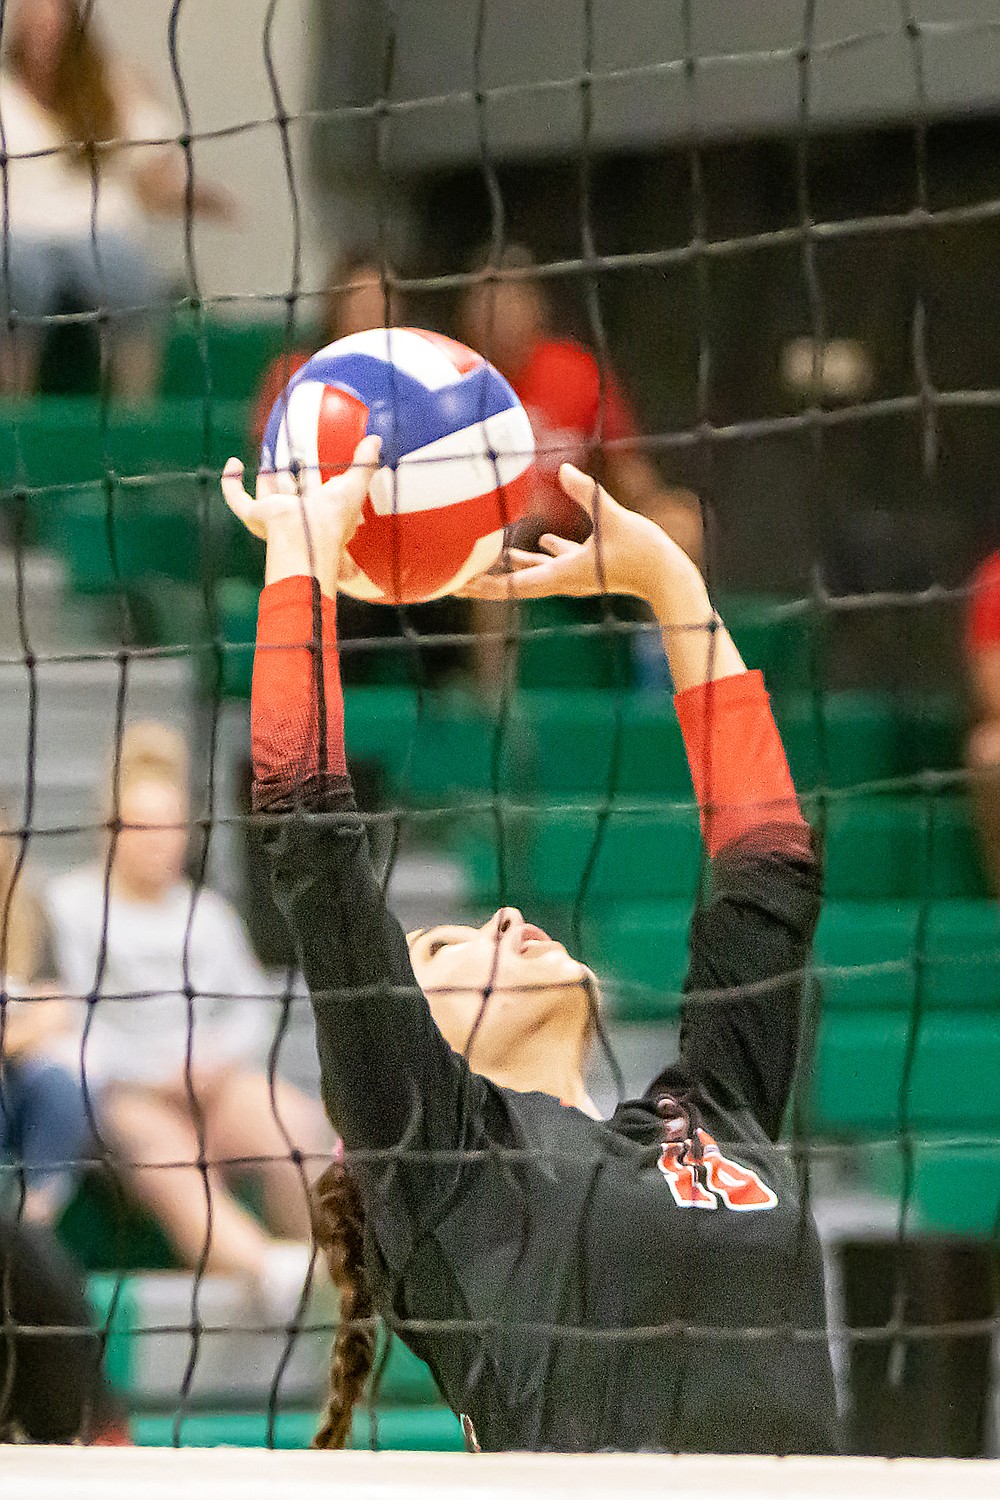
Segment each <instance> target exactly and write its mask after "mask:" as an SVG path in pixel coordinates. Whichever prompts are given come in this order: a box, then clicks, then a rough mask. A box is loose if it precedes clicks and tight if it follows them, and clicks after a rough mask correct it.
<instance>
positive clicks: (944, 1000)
mask: <svg viewBox="0 0 1000 1500" xmlns="http://www.w3.org/2000/svg"><path fill="white" fill-rule="evenodd" d="M923 951H924V964H923V971H922V994H923V997H924V1000H925V1003H926V1004H927V1005H928V1006H932V1007H942V1006H944V1007H966V1008H972V1007H980V1006H981V1007H989V1008H992V1009H993V1011H994V1012H995V1014H996V1015H997V1027H998V1031H1000V912H998V910H997V905H996V902H994V901H990V900H981V901H938V902H935V903H934V905H932V906H931V907H930V909H929V911H928V913H927V928H926V937H925V942H924V950H923ZM998 1091H1000V1083H998Z"/></svg>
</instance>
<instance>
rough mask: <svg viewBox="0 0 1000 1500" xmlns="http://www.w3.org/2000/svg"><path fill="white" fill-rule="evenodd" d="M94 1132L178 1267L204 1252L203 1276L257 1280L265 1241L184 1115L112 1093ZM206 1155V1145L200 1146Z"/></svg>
mask: <svg viewBox="0 0 1000 1500" xmlns="http://www.w3.org/2000/svg"><path fill="white" fill-rule="evenodd" d="M101 1113H102V1126H103V1127H104V1129H105V1132H106V1136H107V1138H108V1140H109V1141H110V1142H111V1143H112V1144H113V1145H114V1147H115V1149H116V1151H117V1153H118V1155H119V1158H120V1160H119V1162H118V1163H117V1166H118V1169H119V1170H120V1171H121V1172H122V1173H123V1175H124V1177H125V1180H126V1182H127V1184H128V1186H129V1188H130V1190H131V1192H132V1193H134V1195H135V1197H136V1198H137V1199H138V1201H139V1202H140V1203H142V1204H143V1206H144V1207H146V1208H148V1209H149V1211H150V1212H151V1213H152V1214H154V1215H155V1216H156V1218H157V1219H158V1220H159V1222H160V1223H161V1224H162V1225H163V1228H164V1230H165V1231H166V1233H167V1235H168V1236H169V1238H170V1240H171V1241H172V1242H173V1244H174V1246H175V1247H176V1249H177V1251H178V1254H179V1255H180V1256H181V1258H182V1259H183V1261H184V1262H185V1264H186V1265H189V1266H196V1265H197V1264H198V1263H199V1261H200V1259H201V1256H202V1254H203V1253H204V1251H205V1247H206V1244H207V1246H208V1258H207V1263H206V1269H207V1270H209V1271H213V1272H219V1273H222V1274H229V1275H240V1276H248V1277H251V1278H253V1279H258V1278H259V1277H260V1276H261V1275H262V1273H263V1270H264V1266H265V1261H266V1255H267V1250H268V1247H269V1245H270V1244H271V1240H270V1237H269V1236H268V1234H267V1233H266V1232H265V1231H264V1230H263V1229H262V1228H261V1226H260V1225H259V1224H258V1223H257V1221H256V1219H254V1218H253V1216H252V1215H251V1214H249V1213H247V1211H246V1209H244V1208H242V1207H241V1205H240V1204H239V1203H237V1202H236V1200H235V1198H234V1197H233V1196H232V1194H231V1193H230V1192H229V1190H228V1188H227V1187H226V1185H225V1183H224V1182H223V1180H222V1176H221V1174H220V1173H219V1171H218V1170H217V1169H216V1168H215V1167H214V1166H209V1165H207V1163H208V1162H211V1161H212V1160H213V1153H212V1151H210V1150H207V1149H206V1155H205V1160H206V1166H205V1168H204V1170H203V1169H202V1168H201V1167H199V1166H198V1161H199V1158H200V1156H201V1152H200V1150H199V1145H198V1132H197V1130H196V1129H195V1125H194V1122H193V1120H192V1119H191V1117H190V1115H189V1114H188V1113H187V1112H186V1111H185V1110H183V1109H181V1108H179V1107H177V1106H175V1105H174V1104H173V1103H172V1102H171V1101H170V1100H168V1099H165V1098H163V1097H162V1096H160V1095H158V1094H156V1093H154V1092H153V1091H152V1090H143V1089H126V1088H114V1089H110V1090H108V1092H107V1094H106V1095H105V1097H104V1099H103V1100H102V1108H101ZM206 1147H207V1143H206Z"/></svg>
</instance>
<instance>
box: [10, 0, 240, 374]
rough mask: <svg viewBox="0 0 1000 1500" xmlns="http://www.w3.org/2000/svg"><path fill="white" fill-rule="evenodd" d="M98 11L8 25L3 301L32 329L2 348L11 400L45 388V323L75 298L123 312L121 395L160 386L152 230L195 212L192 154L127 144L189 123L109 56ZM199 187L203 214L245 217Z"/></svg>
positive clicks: (56, 6) (77, 7)
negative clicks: (154, 218)
mask: <svg viewBox="0 0 1000 1500" xmlns="http://www.w3.org/2000/svg"><path fill="white" fill-rule="evenodd" d="M92 9H93V8H92V6H90V5H84V4H82V3H81V0H15V3H14V4H13V5H9V6H8V7H7V13H6V15H5V24H4V28H3V37H4V43H5V49H4V59H3V69H2V72H0V116H2V119H3V128H4V149H5V150H6V151H7V153H8V155H9V161H8V167H7V172H6V184H5V197H6V200H7V201H6V209H7V226H8V257H9V275H8V273H5V275H4V279H5V280H6V281H7V284H6V285H3V286H2V287H0V293H2V302H3V311H4V314H6V312H7V311H8V309H10V310H12V311H14V312H15V313H16V314H18V316H19V319H25V318H26V319H28V320H29V321H28V322H27V323H23V322H21V321H19V322H18V325H17V329H16V332H15V334H14V336H13V337H11V336H10V335H9V334H8V335H7V336H6V337H5V338H4V341H3V343H2V345H0V389H3V390H4V391H6V392H7V393H8V394H10V393H18V394H27V393H28V392H30V391H32V390H33V389H34V388H35V384H36V378H37V371H38V362H39V355H40V350H41V340H42V332H43V328H42V325H41V323H40V322H39V321H36V320H40V319H42V318H44V317H45V316H46V315H47V314H51V313H54V312H56V311H57V310H58V309H59V308H60V306H61V305H62V304H63V301H64V299H70V300H71V301H72V303H73V304H74V305H75V306H77V307H79V308H80V309H81V310H83V311H90V310H95V309H98V308H101V309H107V310H108V312H109V313H110V314H111V321H110V325H109V327H110V330H111V345H110V349H111V356H112V362H111V371H112V379H113V383H114V389H115V391H116V392H117V393H118V394H119V395H121V396H123V397H125V398H126V399H129V400H135V399H139V398H142V397H144V396H147V395H149V394H150V393H151V391H152V389H153V387H154V384H155V379H156V374H157V368H158V351H157V349H156V347H155V345H154V340H153V329H152V324H151V317H150V312H151V309H152V307H153V306H154V304H155V303H157V302H158V301H163V300H164V297H165V295H166V287H165V285H164V281H163V278H162V276H161V275H160V274H159V272H158V271H157V270H156V269H155V267H154V265H153V263H152V261H151V259H150V256H149V254H148V252H147V250H146V248H145V246H144V244H143V233H142V231H143V220H144V219H145V218H146V216H147V215H178V216H180V215H183V214H184V213H185V212H186V207H187V169H186V164H185V157H184V154H183V152H182V150H181V148H180V147H179V146H176V145H169V146H162V145H161V146H144V147H123V146H122V145H120V144H119V143H120V142H122V141H130V140H156V139H163V138H168V137H171V136H173V135H174V134H175V125H174V121H173V120H172V118H171V116H170V115H169V114H168V113H167V112H166V111H164V110H163V109H162V108H161V107H160V106H159V105H158V104H157V103H156V102H155V100H154V99H153V98H152V96H151V94H150V93H149V91H148V90H147V89H146V88H145V87H144V86H143V84H142V83H141V82H140V80H139V79H138V77H137V76H135V75H134V74H133V72H132V71H131V70H130V69H129V68H127V67H126V66H125V65H124V64H123V63H121V62H120V61H118V60H117V59H113V58H112V57H111V56H110V55H109V53H108V51H107V49H106V48H105V46H104V44H103V41H102V39H101V38H100V36H99V34H98V32H97V29H96V27H95V25H94V21H93V15H92ZM193 186H194V198H193V204H192V206H193V209H194V212H195V213H196V214H203V215H206V216H208V217H210V218H215V219H220V220H228V219H231V218H232V217H233V212H234V210H233V201H232V199H231V198H230V196H229V194H228V192H226V191H224V190H223V189H221V188H219V187H217V186H215V185H214V184H212V183H208V182H204V181H202V180H201V179H200V178H198V177H197V176H196V177H195V180H194V185H193ZM95 205H96V206H95ZM92 220H93V222H92ZM4 326H6V324H5V320H4Z"/></svg>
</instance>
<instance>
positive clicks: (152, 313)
mask: <svg viewBox="0 0 1000 1500" xmlns="http://www.w3.org/2000/svg"><path fill="white" fill-rule="evenodd" d="M72 276H73V283H74V287H75V289H76V291H77V292H78V293H79V295H80V297H81V298H82V299H83V300H84V301H85V302H86V303H87V304H88V305H89V306H91V307H94V308H100V309H102V310H104V311H105V312H107V313H108V315H109V322H108V328H109V331H110V333H109V337H110V353H111V381H112V388H113V390H114V392H115V394H116V395H117V396H120V397H121V398H122V400H124V401H145V400H148V399H149V398H150V397H151V396H152V395H153V394H154V392H155V390H156V383H157V377H158V374H159V368H160V347H159V342H158V339H157V337H156V332H157V329H156V315H157V312H160V313H161V314H162V310H163V302H164V295H165V289H164V285H163V282H162V279H161V278H160V277H159V276H158V275H157V273H156V271H155V269H154V267H153V265H152V263H151V261H150V258H149V255H148V253H147V251H146V249H145V247H144V246H143V245H142V243H141V242H138V241H136V240H133V239H131V238H129V237H128V236H127V235H123V234H117V233H113V232H108V231H107V230H101V231H99V232H98V235H97V238H96V242H95V241H94V240H92V239H90V238H89V237H88V238H87V239H86V240H80V241H79V242H74V245H73V249H72Z"/></svg>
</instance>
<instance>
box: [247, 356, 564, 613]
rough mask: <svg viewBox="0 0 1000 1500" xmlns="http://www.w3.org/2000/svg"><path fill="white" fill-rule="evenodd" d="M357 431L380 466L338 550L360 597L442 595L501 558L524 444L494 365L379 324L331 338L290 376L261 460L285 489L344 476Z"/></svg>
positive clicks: (519, 418) (520, 500)
mask: <svg viewBox="0 0 1000 1500" xmlns="http://www.w3.org/2000/svg"><path fill="white" fill-rule="evenodd" d="M368 433H376V434H377V435H378V436H379V437H380V438H381V439H382V456H381V460H380V464H381V466H380V468H379V470H378V472H377V473H376V474H375V476H374V479H373V481H372V484H371V488H370V492H369V495H368V498H367V499H366V501H365V505H364V510H363V512H362V519H361V524H360V526H359V527H358V529H357V531H356V532H355V534H354V537H353V538H352V540H351V542H350V543H349V545H348V548H347V551H348V553H349V555H350V557H351V559H352V561H353V562H354V563H355V564H356V565H357V568H358V570H359V571H358V572H357V573H355V574H353V575H352V576H351V577H350V578H346V579H343V580H342V582H341V587H342V588H343V589H344V590H345V591H346V592H347V593H350V594H353V595H354V596H355V597H356V598H359V599H369V600H372V601H374V602H376V603H381V604H414V603H419V602H421V601H423V600H427V599H436V598H439V597H440V596H441V595H443V594H449V593H452V592H454V590H455V589H458V588H461V587H462V585H463V584H465V583H468V582H469V581H470V580H471V579H473V578H475V577H476V576H477V575H478V574H480V573H484V572H485V571H486V570H487V569H488V568H491V567H492V566H493V564H494V563H495V562H496V561H497V560H498V558H499V557H500V553H501V551H502V548H503V540H504V529H505V527H507V526H509V525H511V524H512V523H513V522H514V521H517V520H518V519H519V518H520V517H521V516H522V515H523V514H524V512H525V509H526V507H527V504H528V501H529V499H530V493H531V467H532V463H533V460H534V453H535V443H534V438H533V436H532V432H531V424H530V422H529V420H528V417H527V414H526V412H525V410H524V407H523V406H522V405H521V403H520V401H519V400H518V398H517V396H516V395H515V393H514V391H513V390H512V388H511V387H510V385H508V383H507V381H506V380H504V378H503V376H502V375H501V374H500V373H499V371H498V370H496V369H494V367H493V366H492V365H491V364H489V363H488V362H487V361H486V360H485V359H483V357H482V355H480V354H477V353H476V352H475V351H474V350H472V349H468V348H466V346H465V345H464V344H459V343H457V342H456V341H455V340H454V339H449V338H445V337H444V336H443V335H441V334H436V333H428V332H425V331H424V330H423V329H419V328H389V329H387V328H377V329H372V330H371V331H370V332H368V333H355V334H351V335H350V336H349V337H347V338H343V339H338V340H337V342H336V343H334V344H329V345H328V346H327V347H326V348H325V349H321V350H320V351H319V353H318V354H314V355H313V357H312V358H311V359H310V360H308V361H307V363H306V364H305V365H303V366H302V368H301V369H300V370H299V371H298V372H297V373H296V374H295V375H294V376H293V377H292V379H291V380H290V381H289V383H288V385H287V386H286V388H285V390H284V392H283V393H282V395H281V396H280V397H279V398H278V400H277V401H276V402H275V404H274V407H273V408H272V411H271V415H270V418H269V420H268V423H267V427H266V429H265V433H264V443H263V450H262V453H261V468H262V469H263V470H264V471H266V472H271V473H274V474H276V475H277V476H278V482H279V484H280V485H281V486H282V487H283V488H285V487H289V488H290V487H294V486H297V485H303V486H307V485H311V484H315V483H321V482H324V481H325V480H327V479H330V478H332V477H333V476H334V475H335V474H338V473H343V471H344V470H345V469H346V468H347V467H348V465H349V464H350V462H351V457H352V455H353V453H354V449H355V447H356V446H357V444H358V443H359V442H360V441H361V439H362V438H363V437H364V436H365V435H366V434H368Z"/></svg>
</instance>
